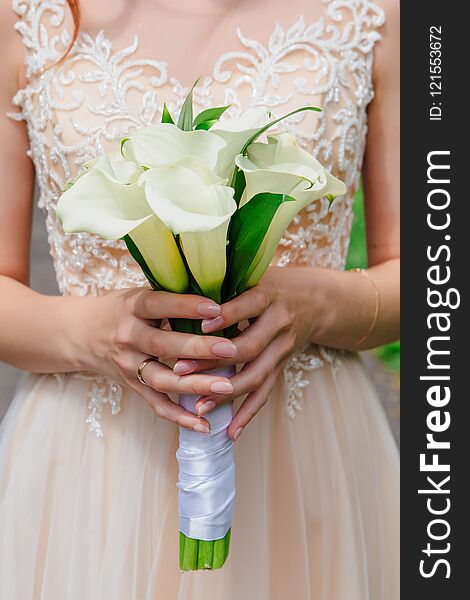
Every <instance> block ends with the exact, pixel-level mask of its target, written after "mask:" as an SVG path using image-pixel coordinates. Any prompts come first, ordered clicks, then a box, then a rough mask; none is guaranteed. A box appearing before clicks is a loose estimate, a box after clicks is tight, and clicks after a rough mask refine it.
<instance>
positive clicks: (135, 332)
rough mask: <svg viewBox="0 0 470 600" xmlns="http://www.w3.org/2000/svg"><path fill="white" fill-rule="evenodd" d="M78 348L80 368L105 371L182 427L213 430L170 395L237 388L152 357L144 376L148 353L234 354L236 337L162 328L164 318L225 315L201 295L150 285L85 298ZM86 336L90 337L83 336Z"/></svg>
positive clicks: (193, 356)
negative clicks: (182, 371) (180, 370)
mask: <svg viewBox="0 0 470 600" xmlns="http://www.w3.org/2000/svg"><path fill="white" fill-rule="evenodd" d="M81 300H83V301H85V302H87V306H84V305H82V307H83V309H84V310H83V311H81V319H80V323H79V324H78V326H79V327H80V329H81V333H80V334H79V335H78V339H77V342H78V345H77V348H76V351H77V352H79V353H80V354H81V359H80V361H79V364H80V368H81V369H83V370H90V371H94V372H100V373H102V374H103V375H106V376H107V377H110V378H111V379H113V380H115V381H118V382H120V383H122V384H124V385H125V386H127V387H129V388H131V389H132V390H134V391H135V392H137V394H139V395H140V396H141V397H142V398H143V399H144V400H145V401H146V402H147V403H148V404H149V405H150V407H151V408H152V409H153V410H154V412H155V413H156V414H157V416H159V417H162V418H163V419H168V420H169V421H173V422H174V423H177V424H178V425H180V426H182V427H186V428H188V429H193V430H195V431H199V432H203V433H208V432H209V430H210V426H209V423H208V421H207V420H206V419H204V418H203V417H198V416H196V415H194V414H192V413H190V412H188V411H186V410H184V409H183V408H182V407H180V406H179V405H178V404H176V403H175V402H173V401H172V400H171V399H170V398H169V396H168V394H169V393H175V394H181V393H186V394H197V395H201V396H204V395H209V394H214V393H217V394H221V395H226V394H230V393H232V392H233V387H232V384H231V383H230V380H229V379H227V378H225V377H218V376H215V375H206V374H189V375H177V374H175V373H174V372H173V370H172V369H171V368H169V367H168V366H166V365H165V364H163V363H162V362H160V361H153V362H149V363H148V364H147V365H146V366H145V369H144V372H143V377H144V379H145V382H146V383H147V384H148V385H144V384H142V383H141V382H140V381H139V380H138V378H137V369H138V367H139V365H140V363H141V362H142V361H143V360H145V359H146V358H150V357H158V358H159V359H165V360H169V361H171V360H172V359H173V360H176V359H177V358H186V359H214V358H230V357H231V356H234V354H235V351H236V348H235V346H234V345H233V344H232V342H230V340H228V339H225V338H220V337H214V336H203V335H191V334H186V333H178V332H173V331H171V330H167V329H162V328H161V324H162V321H163V320H164V319H169V318H182V319H201V320H202V319H204V318H206V319H207V318H211V317H212V318H213V317H216V316H218V315H219V314H220V306H219V305H218V304H216V303H215V302H213V301H212V300H209V299H207V298H203V297H200V296H195V295H190V294H187V295H186V294H171V293H169V292H156V291H153V290H150V289H148V288H136V289H127V290H117V291H113V292H110V293H109V294H106V295H104V296H100V297H98V298H88V299H86V298H85V299H81ZM83 338H85V339H83Z"/></svg>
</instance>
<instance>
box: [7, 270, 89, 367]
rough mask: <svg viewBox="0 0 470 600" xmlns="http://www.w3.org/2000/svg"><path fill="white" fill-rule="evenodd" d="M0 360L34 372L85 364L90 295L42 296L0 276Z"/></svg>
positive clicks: (8, 278) (10, 279) (83, 365)
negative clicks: (85, 296)
mask: <svg viewBox="0 0 470 600" xmlns="http://www.w3.org/2000/svg"><path fill="white" fill-rule="evenodd" d="M0 295H1V298H2V301H1V303H0V323H1V324H2V325H1V329H0V360H1V361H3V362H6V363H9V364H11V365H13V366H15V367H17V368H20V369H24V370H27V371H32V372H37V373H54V372H67V371H78V370H82V369H83V368H85V366H86V365H85V354H86V352H85V348H84V344H83V339H84V323H85V321H86V316H85V314H86V312H87V311H88V305H89V304H90V303H91V302H92V301H93V300H94V299H93V298H78V297H62V296H45V295H42V294H39V293H37V292H35V291H33V290H31V289H30V288H28V287H27V286H25V285H23V284H22V283H20V282H18V281H16V280H14V279H12V278H10V277H6V276H3V275H2V276H0Z"/></svg>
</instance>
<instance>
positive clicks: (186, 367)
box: [173, 360, 197, 375]
mask: <svg viewBox="0 0 470 600" xmlns="http://www.w3.org/2000/svg"><path fill="white" fill-rule="evenodd" d="M196 367H197V363H196V361H195V360H179V361H178V362H177V363H176V364H175V366H174V367H173V373H174V374H175V375H187V374H188V373H193V372H194V371H195V370H196Z"/></svg>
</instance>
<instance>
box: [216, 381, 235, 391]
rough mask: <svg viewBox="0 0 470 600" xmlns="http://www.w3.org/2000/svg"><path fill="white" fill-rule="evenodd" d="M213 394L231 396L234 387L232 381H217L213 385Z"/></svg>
mask: <svg viewBox="0 0 470 600" xmlns="http://www.w3.org/2000/svg"><path fill="white" fill-rule="evenodd" d="M211 392H214V394H231V393H232V392H233V385H232V384H231V383H230V381H216V382H214V383H213V384H212V385H211Z"/></svg>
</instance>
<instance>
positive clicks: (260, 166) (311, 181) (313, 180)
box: [235, 133, 346, 287]
mask: <svg viewBox="0 0 470 600" xmlns="http://www.w3.org/2000/svg"><path fill="white" fill-rule="evenodd" d="M235 162H236V164H237V166H238V167H239V168H240V169H241V170H242V171H243V172H244V174H245V179H246V188H245V191H244V193H243V196H242V198H241V201H240V205H243V204H245V203H246V202H249V201H250V199H251V198H253V196H255V195H256V194H258V193H260V192H272V193H276V194H287V195H289V196H291V197H293V198H294V199H295V200H294V201H292V202H285V203H283V204H282V205H281V206H280V207H279V209H278V210H277V212H276V214H275V216H274V218H273V220H272V222H271V225H270V226H269V229H268V231H267V233H266V235H265V237H264V240H263V242H262V243H261V245H260V247H259V250H258V251H257V253H256V256H255V258H254V259H253V261H252V264H251V265H250V268H249V269H248V272H247V287H252V286H254V285H256V284H257V283H258V281H259V280H260V279H261V277H262V276H263V274H264V273H265V271H266V269H267V268H268V266H269V263H270V262H271V260H272V257H273V256H274V253H275V251H276V248H277V246H278V244H279V241H280V239H281V237H282V236H283V234H284V232H285V231H286V229H287V227H288V226H289V224H290V222H291V221H292V219H293V218H294V217H295V215H296V214H297V213H298V212H299V211H300V210H302V209H303V208H305V207H306V206H307V205H308V204H310V203H311V202H313V201H315V200H319V199H321V198H325V197H336V196H340V195H342V194H344V193H345V192H346V186H345V185H344V183H343V182H341V181H340V180H339V179H337V178H336V177H334V176H333V175H331V173H329V172H328V171H327V170H326V169H325V168H324V167H323V166H322V165H321V164H320V163H319V162H318V161H317V160H316V159H315V158H313V156H311V155H310V154H309V153H308V152H306V151H305V150H303V148H301V147H300V146H299V144H298V143H297V141H296V139H295V138H294V136H293V135H291V134H290V133H281V134H278V135H272V136H268V143H259V142H256V143H254V144H251V145H250V146H249V148H248V151H247V155H246V156H242V155H239V156H237V157H236V159H235Z"/></svg>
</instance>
